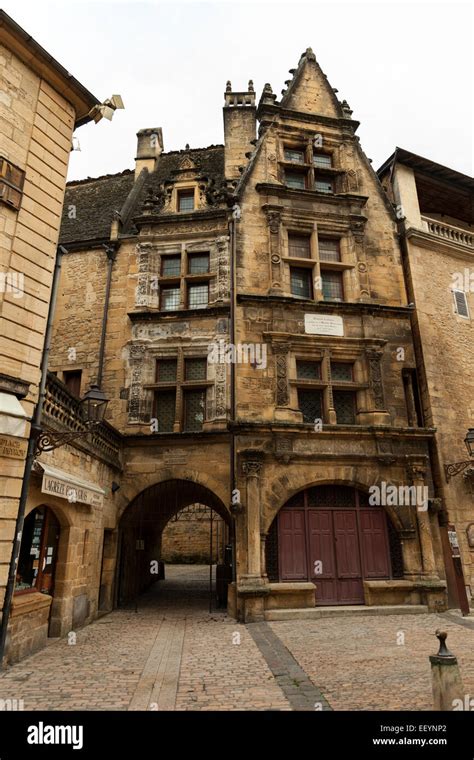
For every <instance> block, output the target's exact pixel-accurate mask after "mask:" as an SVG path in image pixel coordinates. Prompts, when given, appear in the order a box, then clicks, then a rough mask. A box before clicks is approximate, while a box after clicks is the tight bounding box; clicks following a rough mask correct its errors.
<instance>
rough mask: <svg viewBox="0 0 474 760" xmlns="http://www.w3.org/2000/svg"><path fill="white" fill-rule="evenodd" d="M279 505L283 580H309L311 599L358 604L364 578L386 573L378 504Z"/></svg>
mask: <svg viewBox="0 0 474 760" xmlns="http://www.w3.org/2000/svg"><path fill="white" fill-rule="evenodd" d="M309 503H310V502H309V500H308V499H306V498H305V499H304V502H303V503H302V504H301V506H288V507H283V509H282V510H281V511H280V514H279V517H278V547H279V558H278V559H279V562H278V564H279V575H280V580H282V581H298V580H301V581H303V580H310V581H312V582H313V583H315V585H316V604H320V605H330V604H363V603H364V589H363V580H364V579H377V578H378V579H384V578H389V577H390V551H389V543H388V535H387V522H386V516H385V513H384V511H383V509H381V508H380V507H363V506H362V507H361V506H360V504H359V500H358V498H355V499H354V504H353V506H352V508H351V507H347V506H344V507H342V508H338V507H337V506H331V507H325V506H324V505H322V506H321V507H318V506H309Z"/></svg>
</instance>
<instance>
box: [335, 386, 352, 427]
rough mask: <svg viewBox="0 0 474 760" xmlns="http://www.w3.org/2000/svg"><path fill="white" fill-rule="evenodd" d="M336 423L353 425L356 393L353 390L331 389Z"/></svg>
mask: <svg viewBox="0 0 474 760" xmlns="http://www.w3.org/2000/svg"><path fill="white" fill-rule="evenodd" d="M332 395H333V399H334V409H335V410H336V419H337V424H338V425H355V421H356V419H355V415H356V394H355V392H354V391H333V394H332Z"/></svg>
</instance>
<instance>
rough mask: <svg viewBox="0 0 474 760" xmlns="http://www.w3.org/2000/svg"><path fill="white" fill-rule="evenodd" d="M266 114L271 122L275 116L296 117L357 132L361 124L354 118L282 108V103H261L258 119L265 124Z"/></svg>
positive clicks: (295, 118)
mask: <svg viewBox="0 0 474 760" xmlns="http://www.w3.org/2000/svg"><path fill="white" fill-rule="evenodd" d="M265 116H269V117H270V121H271V122H274V120H275V116H281V117H283V118H285V119H294V120H295V121H302V122H306V123H307V124H315V125H317V124H321V125H324V126H327V127H335V128H336V129H346V130H347V129H348V130H350V131H351V132H352V133H355V132H356V131H357V129H358V127H359V125H360V121H355V120H354V119H344V118H342V117H335V116H323V115H322V114H312V113H306V112H304V111H295V110H293V109H291V108H282V107H281V106H280V105H276V104H275V105H270V104H269V103H266V104H264V105H260V106H259V107H258V109H257V119H258V120H259V121H260V122H261V123H262V122H263V124H264V125H265Z"/></svg>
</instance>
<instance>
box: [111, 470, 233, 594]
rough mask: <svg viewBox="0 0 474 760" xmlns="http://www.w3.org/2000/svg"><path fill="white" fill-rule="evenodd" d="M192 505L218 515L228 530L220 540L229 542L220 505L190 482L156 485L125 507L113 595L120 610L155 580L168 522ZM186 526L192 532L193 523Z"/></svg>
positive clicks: (215, 497) (222, 509)
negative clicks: (152, 570)
mask: <svg viewBox="0 0 474 760" xmlns="http://www.w3.org/2000/svg"><path fill="white" fill-rule="evenodd" d="M191 505H202V506H205V507H208V508H209V510H212V512H213V513H217V515H219V517H221V518H222V519H223V521H224V525H226V527H227V533H226V535H223V536H221V540H225V541H228V540H229V533H228V526H229V515H228V512H227V510H226V509H225V507H224V505H223V503H222V501H221V500H220V499H219V498H218V497H217V496H216V495H215V494H214V493H213V492H212V491H210V490H209V489H208V488H206V487H205V486H202V485H200V484H197V483H194V482H192V481H188V480H167V481H164V482H162V483H158V484H156V485H153V486H151V487H150V488H147V489H146V490H145V491H142V493H141V494H139V495H138V496H137V498H136V499H134V500H133V501H132V502H131V503H130V504H129V505H128V507H127V509H126V510H125V512H124V514H123V516H122V519H121V521H120V537H119V557H118V568H119V569H118V583H117V595H116V602H117V604H118V605H119V606H122V605H125V604H128V603H130V602H131V601H133V600H136V599H137V597H138V595H139V594H141V593H142V592H144V591H145V590H147V589H148V588H149V587H150V585H151V584H153V583H154V582H155V581H156V580H157V575H156V574H153V573H152V572H151V568H152V567H153V565H154V564H155V566H156V563H157V562H161V559H162V539H163V531H164V529H165V528H166V526H167V525H168V523H169V522H170V520H172V519H173V518H174V517H175V516H176V515H178V513H181V512H182V511H183V510H186V509H187V508H188V507H190V506H191ZM187 524H188V525H189V530H190V531H192V530H193V525H195V524H196V523H195V522H194V523H193V522H192V521H190V522H188V523H187ZM209 529H211V522H210V521H209ZM209 555H211V545H210V550H209Z"/></svg>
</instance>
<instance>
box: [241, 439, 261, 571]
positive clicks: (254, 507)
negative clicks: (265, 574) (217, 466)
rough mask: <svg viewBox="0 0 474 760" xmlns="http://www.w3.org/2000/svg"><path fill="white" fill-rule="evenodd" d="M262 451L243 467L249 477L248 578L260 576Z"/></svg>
mask: <svg viewBox="0 0 474 760" xmlns="http://www.w3.org/2000/svg"><path fill="white" fill-rule="evenodd" d="M262 457H263V455H262V453H261V452H256V453H255V455H253V456H252V458H249V459H247V460H246V461H244V463H243V465H242V469H243V471H244V474H245V476H246V478H247V483H246V506H247V576H248V577H247V580H249V579H250V578H260V577H261V575H260V570H261V557H260V478H259V475H260V471H261V469H262Z"/></svg>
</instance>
